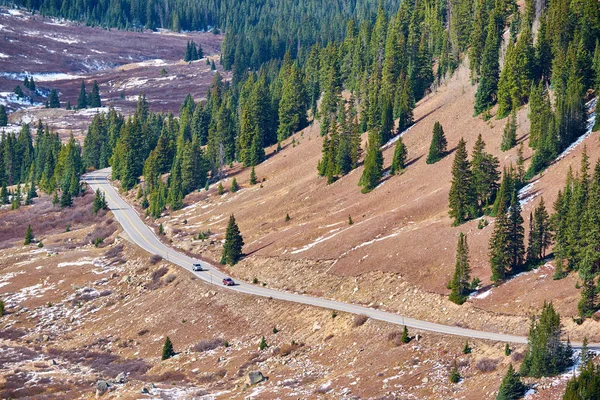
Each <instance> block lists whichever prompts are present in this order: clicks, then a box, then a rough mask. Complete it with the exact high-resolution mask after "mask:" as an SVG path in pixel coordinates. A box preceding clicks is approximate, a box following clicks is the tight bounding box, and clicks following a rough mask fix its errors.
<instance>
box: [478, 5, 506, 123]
mask: <svg viewBox="0 0 600 400" xmlns="http://www.w3.org/2000/svg"><path fill="white" fill-rule="evenodd" d="M497 12H498V10H496V11H493V12H491V13H490V15H489V20H488V25H487V36H486V38H485V45H484V47H483V55H482V60H481V78H480V80H479V86H478V87H477V93H476V94H475V115H479V114H481V113H482V112H484V111H486V110H488V109H489V108H490V107H491V106H492V105H493V104H494V103H495V101H496V91H497V89H498V76H499V66H498V58H499V50H500V32H499V30H500V29H501V27H499V26H498V23H497V21H496V19H497V15H496V13H497Z"/></svg>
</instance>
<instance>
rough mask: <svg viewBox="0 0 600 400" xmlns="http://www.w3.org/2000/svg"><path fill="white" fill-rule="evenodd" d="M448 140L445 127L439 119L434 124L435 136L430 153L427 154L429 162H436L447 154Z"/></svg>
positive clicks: (432, 139)
mask: <svg viewBox="0 0 600 400" xmlns="http://www.w3.org/2000/svg"><path fill="white" fill-rule="evenodd" d="M447 146H448V142H447V141H446V136H445V135H444V129H443V128H442V125H440V123H439V122H438V121H436V122H435V124H434V125H433V137H432V138H431V145H430V146H429V154H427V164H435V163H436V162H438V161H439V160H441V159H442V158H444V156H445V155H446V147H447Z"/></svg>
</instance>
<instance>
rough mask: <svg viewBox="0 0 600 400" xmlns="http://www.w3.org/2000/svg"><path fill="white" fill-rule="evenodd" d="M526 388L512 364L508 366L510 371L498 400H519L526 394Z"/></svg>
mask: <svg viewBox="0 0 600 400" xmlns="http://www.w3.org/2000/svg"><path fill="white" fill-rule="evenodd" d="M525 390H526V387H525V385H523V383H522V382H521V379H520V378H519V375H517V373H516V372H515V370H514V368H513V366H512V364H509V365H508V371H506V375H504V378H503V379H502V383H501V384H500V389H498V395H497V396H496V400H518V399H520V398H521V397H523V394H525Z"/></svg>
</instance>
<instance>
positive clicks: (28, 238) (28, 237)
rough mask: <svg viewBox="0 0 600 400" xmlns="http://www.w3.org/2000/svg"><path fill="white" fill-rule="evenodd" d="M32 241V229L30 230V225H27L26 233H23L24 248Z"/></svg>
mask: <svg viewBox="0 0 600 400" xmlns="http://www.w3.org/2000/svg"><path fill="white" fill-rule="evenodd" d="M32 241H33V229H31V225H27V231H26V232H25V242H24V243H23V244H24V245H25V246H27V245H28V244H31V242H32Z"/></svg>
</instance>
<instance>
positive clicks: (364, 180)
mask: <svg viewBox="0 0 600 400" xmlns="http://www.w3.org/2000/svg"><path fill="white" fill-rule="evenodd" d="M380 146H381V142H380V138H379V135H378V134H377V133H376V132H372V133H370V134H369V143H368V145H367V155H366V156H365V164H364V170H363V174H362V176H361V178H360V181H359V182H358V184H359V186H362V187H363V188H362V190H361V192H362V193H369V192H370V191H371V190H373V189H375V187H376V186H377V184H378V183H379V180H380V179H381V177H382V175H383V155H382V154H381V148H380Z"/></svg>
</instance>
